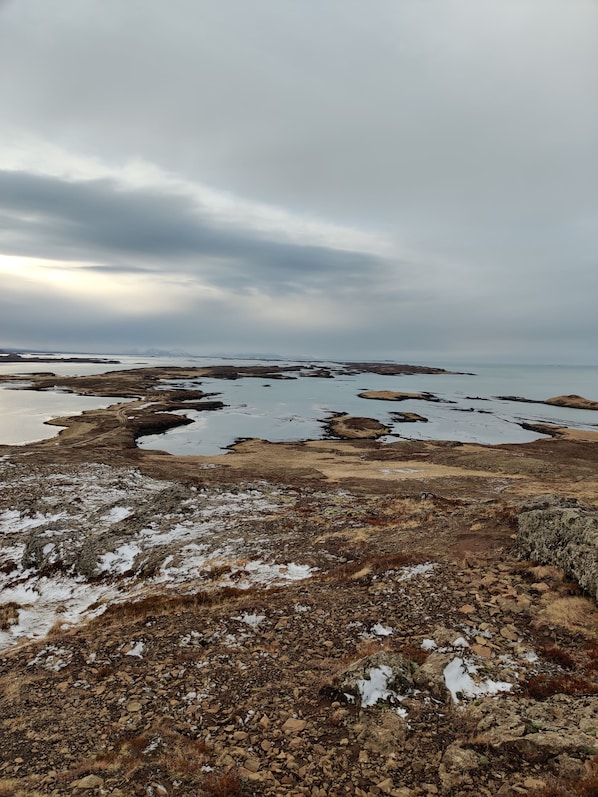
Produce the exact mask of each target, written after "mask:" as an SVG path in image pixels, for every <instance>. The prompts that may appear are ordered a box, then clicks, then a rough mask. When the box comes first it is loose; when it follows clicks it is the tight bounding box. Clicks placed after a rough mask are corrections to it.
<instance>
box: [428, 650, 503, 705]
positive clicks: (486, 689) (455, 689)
mask: <svg viewBox="0 0 598 797" xmlns="http://www.w3.org/2000/svg"><path fill="white" fill-rule="evenodd" d="M476 672H477V668H476V667H475V666H474V665H473V664H472V663H471V662H467V661H464V660H463V659H461V658H459V657H457V658H454V659H453V660H452V661H451V662H449V663H448V664H447V665H446V667H445V668H444V671H443V674H444V682H445V684H446V688H447V689H448V690H449V692H450V693H451V697H452V698H453V702H454V703H459V701H460V700H462V699H463V698H464V697H478V696H480V695H495V694H497V693H498V692H510V691H511V689H512V688H513V684H511V683H508V682H506V681H492V680H490V679H489V678H488V679H486V680H485V681H481V682H480V683H476V682H475V681H474V679H473V678H472V677H471V675H472V674H474V675H475V674H476Z"/></svg>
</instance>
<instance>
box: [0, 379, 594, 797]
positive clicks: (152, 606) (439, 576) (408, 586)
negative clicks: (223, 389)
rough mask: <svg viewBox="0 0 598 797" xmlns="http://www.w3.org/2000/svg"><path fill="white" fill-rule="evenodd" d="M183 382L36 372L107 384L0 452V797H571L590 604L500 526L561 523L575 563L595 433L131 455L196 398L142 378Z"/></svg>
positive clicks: (590, 646)
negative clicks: (44, 435) (101, 402)
mask: <svg viewBox="0 0 598 797" xmlns="http://www.w3.org/2000/svg"><path fill="white" fill-rule="evenodd" d="M249 367H250V368H251V366H249ZM227 369H228V370H226V371H220V372H219V374H218V375H219V376H220V377H221V378H227V379H229V378H230V379H234V378H238V376H239V374H240V373H243V375H248V373H247V371H244V370H243V369H235V368H234V367H231V368H228V367H227ZM200 372H201V373H200ZM202 375H205V376H208V375H209V376H210V377H214V376H215V375H216V374H215V370H214V369H209V368H206V369H159V368H157V369H137V370H128V371H121V372H112V373H109V374H102V375H97V376H90V377H78V378H77V377H68V378H65V377H61V378H60V380H59V383H60V386H61V387H64V388H67V389H71V390H73V391H76V392H84V393H86V394H88V395H100V396H115V397H122V398H128V399H133V400H129V401H126V402H124V401H118V400H117V401H115V403H114V404H113V405H112V406H111V407H109V408H107V409H102V410H94V411H90V412H86V413H83V414H82V415H80V416H75V417H72V418H61V419H55V420H54V421H53V422H54V423H55V424H57V425H59V426H61V427H63V431H61V433H60V434H59V435H58V436H57V437H55V438H52V439H50V440H45V441H41V442H39V443H35V444H31V445H27V446H13V447H8V446H4V447H0V481H2V484H3V489H2V492H1V494H0V541H1V544H2V547H1V548H0V556H1V560H0V579H1V581H0V584H1V585H2V589H3V593H2V594H3V598H2V600H3V602H2V603H1V604H0V642H1V643H2V646H3V650H2V651H1V652H0V724H1V727H2V734H3V745H2V750H1V752H0V757H1V758H0V760H1V761H2V763H1V764H0V767H2V769H1V775H0V794H14V795H63V794H76V793H89V794H111V795H117V796H118V795H132V794H140V795H141V794H152V795H182V796H183V797H198V795H225V794H226V795H228V794H230V795H243V794H248V795H252V794H254V795H269V796H270V795H271V796H274V795H309V796H310V797H322V795H331V797H332V795H339V794H352V795H353V794H354V795H360V797H365V796H366V795H368V796H369V795H380V794H390V795H394V796H395V797H416V796H418V797H419V796H421V795H436V794H447V795H449V794H450V795H457V796H460V795H499V794H500V795H515V794H528V795H541V794H543V793H544V794H547V793H550V794H554V795H558V794H567V793H568V792H567V791H565V789H570V790H571V789H577V792H575V791H574V792H573V793H584V792H583V789H584V788H586V786H587V787H588V788H589V785H588V784H591V779H592V778H595V777H596V775H595V768H594V767H595V763H594V762H595V761H596V759H595V756H596V754H597V753H598V749H597V739H596V735H597V723H596V717H597V716H598V610H597V608H596V601H595V598H596V595H595V594H594V593H592V592H591V589H592V587H591V586H588V585H587V584H589V583H591V582H587V583H586V582H584V584H583V585H580V583H579V580H580V578H579V577H577V576H576V573H577V570H575V567H574V566H572V567H571V568H569V566H568V565H567V566H566V567H563V566H562V564H561V565H559V564H555V563H554V562H552V561H549V558H550V557H549V555H548V554H545V553H544V554H543V560H542V561H540V560H539V559H532V558H528V555H529V550H530V549H529V545H530V539H529V534H528V533H527V530H529V528H531V525H530V524H529V523H528V522H527V521H528V519H529V517H530V513H538V512H540V513H542V512H547V513H548V514H547V515H546V517H547V518H548V517H550V518H551V520H550V522H551V523H553V524H554V523H555V522H557V521H555V517H558V514H559V513H560V512H563V513H569V514H566V515H565V516H566V518H567V522H568V523H571V518H572V517H575V518H578V520H579V522H580V523H581V522H583V523H584V524H585V525H584V528H587V529H589V531H588V532H587V535H586V537H584V541H583V545H585V548H586V557H587V558H586V563H587V562H589V563H590V564H589V566H587V567H586V569H585V570H583V572H584V573H586V572H587V570H588V567H589V569H590V571H591V562H592V559H591V557H592V550H593V549H592V547H591V546H592V540H593V537H592V533H593V531H592V530H593V528H594V527H593V525H592V524H593V522H594V521H593V518H594V516H595V513H596V507H595V501H596V495H598V467H597V466H598V446H597V445H596V443H597V441H598V434H597V433H593V432H581V431H575V432H572V431H570V430H567V429H559V430H557V434H558V436H555V437H554V438H552V439H545V440H539V441H536V442H533V443H527V444H519V445H500V446H478V445H472V444H467V445H462V444H459V443H452V442H451V443H449V442H446V441H430V442H415V441H399V442H395V443H385V444H383V443H380V442H377V441H376V440H375V439H367V438H360V437H359V434H360V433H361V432H362V431H363V432H368V431H369V432H372V433H376V432H377V430H376V429H375V428H374V427H373V426H372V425H371V424H370V423H367V421H371V420H372V419H363V418H347V417H344V421H345V427H343V428H342V429H341V430H340V432H342V431H346V430H347V429H348V431H349V434H347V435H341V434H340V432H339V430H338V429H337V434H338V435H339V436H343V437H344V436H347V437H350V436H352V433H354V434H355V435H358V439H336V438H330V439H324V440H312V441H306V442H302V443H269V442H267V441H263V440H257V439H256V440H247V441H243V442H241V443H238V444H237V445H235V446H234V447H233V449H232V450H231V451H230V452H229V453H227V454H226V455H224V456H214V457H201V456H194V457H179V456H173V455H169V454H166V453H164V452H160V451H147V450H141V449H138V448H137V447H136V444H135V440H136V438H137V437H138V436H140V435H141V434H147V433H148V430H155V429H160V428H164V429H165V428H169V426H170V425H172V424H175V423H181V422H185V419H184V418H181V417H180V416H178V415H173V414H172V410H174V409H178V408H180V407H181V406H189V402H191V403H192V405H193V407H194V408H196V409H202V410H205V411H206V412H214V411H218V407H219V406H220V405H219V402H218V401H216V400H215V399H214V396H213V395H211V394H209V393H204V392H203V391H201V390H200V389H197V388H195V389H194V390H188V391H186V390H183V389H173V390H169V389H166V390H164V389H160V390H159V391H158V390H157V389H156V388H157V387H158V385H160V387H161V388H163V387H164V383H163V380H164V379H174V378H176V379H179V378H183V377H184V378H197V377H198V376H199V377H201V376H202ZM253 375H255V376H260V377H264V376H267V377H268V378H289V376H290V377H292V376H293V373H288V369H286V370H284V369H279V368H277V367H272V368H269V369H267V373H266V372H264V371H263V370H262V371H261V372H259V373H258V372H254V374H253ZM45 380H47V381H45ZM56 383H57V381H56V377H55V376H43V375H41V376H38V377H35V378H32V388H33V389H43V388H44V387H48V386H51V385H55V384H56ZM340 420H341V421H342V420H343V417H341V418H340ZM571 513H573V514H571ZM533 517H534V518H535V519H537V515H533ZM540 521H541V516H540ZM526 524H527V525H526ZM539 525H540V526H541V525H542V523H541V522H540V523H539ZM522 529H524V530H526V536H525V545H526V546H527V547H526V549H525V550H526V551H527V552H526V553H523V548H522ZM532 542H533V541H532ZM577 544H578V545H580V541H579V540H577ZM540 549H541V546H540V545H538V551H540ZM534 550H535V549H534ZM548 786H550V788H551V789H552V791H551V792H548V791H546V790H545V789H546V788H547V787H548ZM559 789H561V791H559ZM543 790H544V791H543Z"/></svg>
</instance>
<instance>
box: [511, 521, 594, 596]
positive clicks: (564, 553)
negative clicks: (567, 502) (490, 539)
mask: <svg viewBox="0 0 598 797" xmlns="http://www.w3.org/2000/svg"><path fill="white" fill-rule="evenodd" d="M517 547H518V549H519V552H520V554H521V555H522V556H525V557H527V558H528V559H535V560H537V561H539V562H542V563H543V564H550V565H555V566H556V567H560V568H561V569H562V570H564V571H565V572H566V573H567V574H568V575H569V576H570V577H571V578H574V579H575V580H576V581H577V583H578V584H579V585H580V586H581V587H583V589H585V590H586V591H587V592H588V593H589V594H590V595H591V596H592V597H593V598H594V599H595V600H598V513H597V512H590V511H588V510H584V509H583V508H581V507H550V508H546V509H533V510H531V511H528V512H522V513H521V514H520V515H519V517H518V533H517Z"/></svg>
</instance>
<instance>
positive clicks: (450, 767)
mask: <svg viewBox="0 0 598 797" xmlns="http://www.w3.org/2000/svg"><path fill="white" fill-rule="evenodd" d="M479 766H480V757H479V756H478V754H477V753H476V752H475V751H474V750H470V749H468V748H465V747H461V745H459V744H456V743H455V744H451V745H450V746H449V747H447V749H446V750H445V751H444V755H443V756H442V761H441V762H440V766H439V767H438V777H439V778H440V782H441V784H442V786H443V788H444V789H445V790H446V791H450V790H451V789H455V788H457V786H461V785H463V784H464V783H468V782H469V783H470V782H471V776H470V775H469V773H470V772H472V771H473V770H475V769H477V768H478V767H479Z"/></svg>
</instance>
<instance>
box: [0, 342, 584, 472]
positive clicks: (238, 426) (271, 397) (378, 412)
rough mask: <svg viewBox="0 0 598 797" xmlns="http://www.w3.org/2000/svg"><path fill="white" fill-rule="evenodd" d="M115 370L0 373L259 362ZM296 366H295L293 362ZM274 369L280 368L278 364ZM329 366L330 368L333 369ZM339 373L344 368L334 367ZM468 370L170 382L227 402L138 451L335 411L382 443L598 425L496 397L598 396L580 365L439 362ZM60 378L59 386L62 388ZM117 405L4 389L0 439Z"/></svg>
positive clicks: (321, 421) (215, 444) (316, 433)
mask: <svg viewBox="0 0 598 797" xmlns="http://www.w3.org/2000/svg"><path fill="white" fill-rule="evenodd" d="M117 359H119V360H121V363H120V364H119V365H113V364H110V365H107V364H95V363H81V364H73V363H60V362H56V363H32V364H31V365H24V364H22V363H19V364H14V363H13V364H6V365H5V364H2V365H0V375H1V374H2V373H12V374H23V375H24V376H23V384H26V373H27V372H39V371H53V372H54V373H56V374H57V375H59V376H60V375H68V376H71V375H76V374H80V375H83V374H91V373H100V372H104V371H110V370H122V369H124V368H137V367H144V366H145V367H155V366H159V365H165V366H166V365H178V366H187V365H188V366H196V367H202V366H206V365H209V364H213V365H221V364H229V365H230V364H243V365H255V364H259V363H260V362H265V361H256V360H232V359H231V360H228V359H221V358H200V357H193V358H179V357H139V356H124V357H117ZM287 362H294V361H287ZM277 364H283V363H282V362H279V361H277ZM324 365H332V364H330V363H328V364H324ZM337 367H338V366H337ZM442 367H445V368H447V369H449V370H456V371H467V372H470V373H464V374H418V375H412V376H379V375H377V374H358V375H355V376H347V375H339V376H337V377H335V378H333V379H326V378H315V377H298V378H296V379H285V380H279V379H273V380H267V379H264V378H255V377H250V378H243V379H238V380H233V381H231V380H219V379H202V380H182V381H176V382H169V384H170V385H177V386H181V387H193V388H195V387H198V386H201V389H202V390H204V391H206V392H209V393H216V394H218V398H219V399H220V400H222V401H223V402H224V403H225V404H226V405H227V406H226V407H225V408H224V409H222V410H219V411H216V412H197V411H193V410H190V411H188V412H184V411H181V413H182V414H186V415H188V417H190V418H192V419H193V423H192V424H189V425H188V426H183V427H178V428H176V429H172V430H170V431H168V432H166V433H164V434H160V435H151V436H148V437H145V438H141V439H140V440H139V441H138V444H139V446H140V447H141V448H146V449H161V450H164V451H168V452H170V453H173V454H183V455H184V454H188V455H193V454H194V455H208V456H212V455H216V454H222V453H225V451H226V449H227V447H228V446H230V445H231V444H232V443H234V442H235V441H236V440H238V439H242V438H252V437H259V438H263V439H266V440H270V441H272V442H277V441H291V440H304V439H310V438H320V437H322V436H324V434H325V421H326V419H327V418H330V417H331V415H332V414H333V413H341V412H344V413H348V414H350V415H359V416H366V417H371V418H376V419H377V420H379V421H381V422H382V423H385V424H387V425H388V426H390V427H391V429H392V434H391V435H388V436H387V437H385V438H382V440H383V441H392V440H397V439H401V438H403V439H415V440H430V439H443V440H460V441H463V442H475V443H482V444H497V443H524V442H528V441H531V440H534V439H537V438H538V437H541V436H542V435H539V434H538V433H536V432H530V431H527V430H524V429H522V428H521V426H520V425H519V424H520V423H521V422H528V423H538V422H549V423H554V424H557V425H565V426H572V427H576V428H585V429H598V411H591V410H574V409H567V408H564V407H551V406H547V405H542V404H524V403H519V402H513V401H508V400H500V399H498V398H497V396H521V397H524V398H528V399H537V400H545V399H547V398H550V397H551V396H557V395H562V394H570V393H576V394H579V395H582V396H585V397H586V398H590V399H598V368H595V367H589V366H588V367H583V366H544V365H542V366H536V365H532V366H530V365H525V366H523V365H493V366H489V365H475V364H471V363H468V364H452V363H448V364H445V363H443V364H442ZM58 383H59V379H58V380H57V385H58ZM363 390H397V391H406V392H426V391H427V392H430V393H433V394H434V395H435V396H437V397H438V398H439V399H441V400H442V401H441V402H440V403H432V402H428V401H421V400H406V401H401V402H389V401H378V400H366V399H362V398H359V397H358V394H359V393H360V392H361V391H363ZM111 403H114V400H113V399H101V398H94V397H84V396H76V395H73V394H69V393H61V392H59V387H58V386H57V391H44V392H41V393H40V392H36V391H27V390H10V389H6V387H4V388H0V443H3V444H13V445H14V444H19V443H27V442H32V441H34V440H39V439H42V438H48V437H52V436H53V435H56V434H57V433H58V432H59V431H60V428H59V427H54V426H48V425H46V424H45V421H47V420H48V419H50V418H55V417H59V416H63V415H74V414H77V413H78V412H81V411H83V410H85V409H92V408H99V407H105V406H108V405H109V404H111ZM396 412H415V413H418V414H419V415H422V416H424V417H425V418H427V419H428V420H427V423H422V422H417V423H399V422H396V421H395V420H394V419H393V417H392V414H393V413H396Z"/></svg>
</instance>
